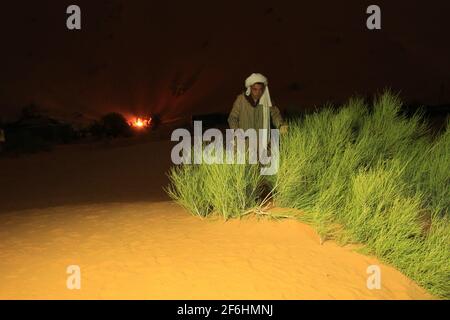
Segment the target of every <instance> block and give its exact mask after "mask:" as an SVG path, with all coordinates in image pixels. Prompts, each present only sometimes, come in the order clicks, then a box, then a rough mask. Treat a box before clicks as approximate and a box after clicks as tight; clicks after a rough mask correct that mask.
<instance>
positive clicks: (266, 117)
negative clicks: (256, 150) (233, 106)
mask: <svg viewBox="0 0 450 320" xmlns="http://www.w3.org/2000/svg"><path fill="white" fill-rule="evenodd" d="M258 82H261V83H263V84H264V93H263V94H262V96H261V98H260V99H259V103H260V104H262V105H263V121H264V124H263V129H266V130H267V134H264V135H263V136H262V139H263V141H262V143H263V146H264V147H265V148H267V142H268V141H269V139H270V110H269V108H270V107H272V100H271V99H270V93H269V86H268V84H269V81H268V80H267V78H266V77H265V76H263V75H262V74H261V73H252V74H251V75H250V76H249V77H248V78H247V79H245V87H246V88H247V91H246V92H245V94H246V95H247V96H249V95H250V92H251V88H250V87H251V86H252V85H254V84H255V83H258Z"/></svg>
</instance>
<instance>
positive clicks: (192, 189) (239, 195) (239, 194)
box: [167, 151, 262, 219]
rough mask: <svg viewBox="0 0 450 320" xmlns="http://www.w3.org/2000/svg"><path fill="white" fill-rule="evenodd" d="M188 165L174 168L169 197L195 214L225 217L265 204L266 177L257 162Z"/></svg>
mask: <svg viewBox="0 0 450 320" xmlns="http://www.w3.org/2000/svg"><path fill="white" fill-rule="evenodd" d="M223 155H224V160H223V163H217V162H216V163H211V164H206V163H203V164H199V165H193V164H185V165H181V166H177V167H172V168H171V170H170V172H169V174H168V176H169V180H170V185H169V187H168V188H167V192H168V194H169V196H170V197H171V198H172V199H174V200H175V201H176V202H178V203H179V204H180V205H181V206H183V207H184V208H186V209H187V210H188V211H189V212H191V213H193V214H194V215H198V216H201V217H206V216H208V215H209V214H212V213H216V214H219V215H221V216H223V217H224V218H225V219H229V218H234V217H239V216H241V215H242V214H243V213H244V212H246V211H247V210H249V209H252V208H255V207H258V206H259V205H261V202H262V201H261V199H260V198H259V196H260V189H261V184H262V176H261V175H260V171H259V170H260V168H259V166H258V165H256V164H249V163H248V161H246V163H244V164H239V163H236V164H227V163H226V159H225V151H224V152H223Z"/></svg>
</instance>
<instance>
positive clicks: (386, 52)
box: [0, 0, 450, 121]
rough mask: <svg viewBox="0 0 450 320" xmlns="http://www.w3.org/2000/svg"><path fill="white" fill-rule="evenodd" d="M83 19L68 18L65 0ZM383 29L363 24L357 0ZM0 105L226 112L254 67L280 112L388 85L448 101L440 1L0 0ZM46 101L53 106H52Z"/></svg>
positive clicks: (447, 42)
mask: <svg viewBox="0 0 450 320" xmlns="http://www.w3.org/2000/svg"><path fill="white" fill-rule="evenodd" d="M70 4H77V5H79V6H80V7H81V10H82V30H80V31H69V30H68V29H67V28H66V19H67V17H68V15H67V14H66V8H67V6H69V5H70ZM370 4H377V5H379V6H380V7H381V10H382V30H375V31H370V30H368V29H367V28H366V19H367V17H368V15H367V14H366V8H367V6H368V5H370ZM1 13H2V14H1V22H0V27H1V28H0V33H1V41H2V46H1V50H0V58H1V59H0V61H1V71H0V84H1V85H0V116H2V117H3V118H8V117H9V118H13V117H14V116H16V115H17V114H18V111H19V110H20V109H21V108H22V107H23V106H24V105H27V104H30V103H32V102H33V103H35V104H37V105H39V106H42V107H43V108H46V109H47V110H53V111H54V112H57V111H58V112H66V113H73V112H81V113H83V114H85V115H88V116H91V117H96V116H99V115H101V114H103V113H106V112H110V111H119V112H122V113H123V114H125V115H126V116H132V115H139V114H144V113H145V114H147V113H152V114H159V115H160V116H161V118H162V120H163V121H170V120H171V119H175V118H178V117H190V116H191V115H192V114H197V113H209V112H228V111H229V110H230V109H231V106H232V103H233V101H234V99H235V97H236V95H237V94H239V93H240V92H241V91H242V90H243V83H244V80H245V78H246V77H247V76H248V75H250V74H251V73H253V72H260V73H263V74H264V75H266V76H267V77H268V79H269V86H270V89H271V95H272V97H273V98H274V100H276V101H277V102H278V105H279V107H280V108H281V110H282V111H283V110H284V111H289V112H290V111H299V110H302V109H304V108H310V107H312V106H313V105H319V104H323V103H324V102H326V101H342V100H345V99H347V98H348V97H349V96H351V95H352V94H355V93H359V94H363V95H369V94H373V93H376V92H377V91H380V90H382V89H383V88H385V87H391V88H392V89H394V90H396V91H401V95H402V97H403V98H404V99H405V101H406V102H410V103H421V104H427V105H439V104H448V103H450V32H449V31H450V22H449V19H448V17H449V15H450V4H449V2H448V1H392V0H391V1H379V0H377V1H323V0H322V1H265V0H261V1H159V2H157V1H148V0H145V1H143V0H142V1H141V0H129V1H124V0H122V1H121V0H110V1H107V0H95V1H93V0H90V1H79V0H73V1H65V0H64V1H61V0H58V1H22V0H16V1H8V2H6V1H4V2H2V4H1ZM53 111H52V112H53Z"/></svg>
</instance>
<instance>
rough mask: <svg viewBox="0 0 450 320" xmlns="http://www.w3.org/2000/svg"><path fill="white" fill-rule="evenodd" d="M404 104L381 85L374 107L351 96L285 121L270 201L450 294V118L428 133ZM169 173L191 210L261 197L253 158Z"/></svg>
mask: <svg viewBox="0 0 450 320" xmlns="http://www.w3.org/2000/svg"><path fill="white" fill-rule="evenodd" d="M401 106H402V105H401V101H400V99H399V97H398V96H397V95H394V94H392V93H391V92H389V91H386V92H384V93H383V94H381V95H380V96H378V97H377V98H376V99H375V101H374V103H373V106H367V105H366V104H365V102H364V101H363V100H362V99H360V98H352V99H350V100H349V101H348V103H346V104H345V105H344V106H342V107H341V108H333V107H332V106H327V107H326V108H324V109H323V110H321V111H320V112H316V113H313V114H309V115H306V116H305V117H304V118H303V119H300V120H293V121H291V122H290V123H289V132H288V134H287V135H285V136H283V137H282V139H281V146H280V168H279V171H278V174H277V175H276V176H272V177H265V182H266V183H269V184H270V185H271V186H272V188H273V189H274V192H273V194H272V195H273V200H274V203H275V205H277V206H280V207H289V208H296V209H300V210H302V211H303V212H304V215H302V216H301V217H299V218H300V219H302V220H303V221H305V222H307V223H310V224H312V225H313V226H314V227H315V228H316V230H317V231H318V233H319V234H320V236H321V239H322V241H325V240H327V239H335V240H337V241H339V242H340V243H342V244H344V243H348V242H352V243H361V244H364V248H363V250H364V252H366V253H370V254H374V255H376V256H377V257H379V258H380V259H381V260H382V261H384V262H386V263H389V264H391V265H393V266H395V267H397V268H398V269H399V270H400V271H402V272H403V273H404V274H405V275H407V276H409V277H411V278H412V279H414V280H415V281H417V282H418V283H419V284H420V285H422V286H423V287H424V288H426V289H428V290H429V291H430V292H431V293H433V294H435V295H438V296H440V297H444V298H450V281H449V279H450V222H449V220H450V216H449V207H450V188H449V185H450V161H449V159H450V125H447V129H446V131H445V132H444V133H443V134H441V135H440V136H439V137H437V138H434V139H432V138H431V136H430V135H428V134H427V127H426V125H425V123H424V121H423V119H422V117H421V115H420V114H416V115H414V116H412V117H406V116H404V115H402V114H401ZM169 177H170V180H171V186H170V187H169V195H170V196H171V197H172V198H173V199H175V200H176V201H177V202H178V203H180V204H181V205H183V206H184V207H185V208H187V209H188V210H189V211H190V212H192V213H194V214H196V215H200V216H206V215H208V214H210V213H212V212H217V213H219V214H221V215H222V216H223V217H225V218H230V217H239V216H241V215H242V214H244V212H245V211H248V210H249V209H251V208H253V207H255V206H256V207H258V206H261V200H260V188H259V187H260V186H261V184H262V183H264V181H263V180H262V177H261V176H260V175H259V172H258V171H257V166H254V167H252V166H251V165H199V166H181V167H179V168H176V169H172V171H171V173H170V175H169Z"/></svg>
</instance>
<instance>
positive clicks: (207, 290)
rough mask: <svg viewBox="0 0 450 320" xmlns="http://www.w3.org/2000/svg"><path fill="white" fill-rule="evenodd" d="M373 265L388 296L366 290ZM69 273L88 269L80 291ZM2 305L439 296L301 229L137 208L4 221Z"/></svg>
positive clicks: (51, 211) (0, 227)
mask: <svg viewBox="0 0 450 320" xmlns="http://www.w3.org/2000/svg"><path fill="white" fill-rule="evenodd" d="M372 264H377V265H380V267H381V271H382V288H381V289H380V290H369V289H367V287H366V279H367V276H368V275H367V273H366V268H367V267H368V266H369V265H372ZM69 265H79V266H80V268H81V290H69V289H67V288H66V279H67V277H68V274H66V268H67V266H69ZM0 298H1V299H12V298H20V299H34V298H45V299H47V298H50V299H85V298H87V299H105V298H111V299H119V298H120V299H122V298H124V299H129V298H136V299H428V298H432V297H431V296H430V295H428V294H427V293H426V292H425V291H424V290H423V289H421V288H419V287H418V286H417V285H416V284H414V283H412V282H411V281H410V280H409V279H407V278H406V277H405V276H403V275H402V274H401V273H400V272H398V271H396V270H395V269H393V268H391V267H388V266H385V265H382V264H380V263H379V262H378V261H377V260H376V259H374V258H370V257H366V256H363V255H360V254H357V253H355V252H353V251H352V250H351V249H350V248H343V247H339V246H337V245H336V244H335V243H333V242H326V243H325V244H324V245H320V244H319V240H318V236H317V235H316V233H315V232H314V231H313V230H312V229H311V228H310V227H309V226H306V225H304V224H302V223H299V222H297V221H294V220H280V221H274V220H272V221H269V220H262V219H259V220H257V219H256V218H254V217H249V218H244V219H242V220H231V221H228V222H224V221H222V220H219V219H206V220H202V219H200V218H197V217H193V216H191V215H189V214H188V213H187V212H186V211H184V210H183V209H181V208H180V207H178V206H177V205H176V204H174V203H173V202H156V203H155V202H154V203H149V202H137V203H128V204H126V203H110V204H90V205H80V206H60V207H54V208H47V209H38V210H24V211H20V212H10V213H5V214H2V215H0Z"/></svg>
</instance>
